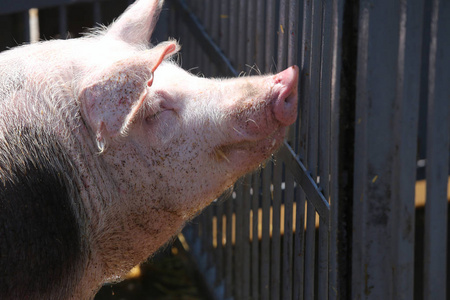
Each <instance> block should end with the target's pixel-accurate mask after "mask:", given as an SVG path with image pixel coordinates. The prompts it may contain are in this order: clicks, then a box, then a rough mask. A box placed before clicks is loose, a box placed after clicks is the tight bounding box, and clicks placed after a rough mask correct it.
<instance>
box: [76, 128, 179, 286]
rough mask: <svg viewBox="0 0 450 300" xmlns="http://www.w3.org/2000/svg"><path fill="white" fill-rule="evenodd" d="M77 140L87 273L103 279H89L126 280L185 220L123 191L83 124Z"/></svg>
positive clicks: (111, 168)
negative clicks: (89, 257) (89, 258)
mask: <svg viewBox="0 0 450 300" xmlns="http://www.w3.org/2000/svg"><path fill="white" fill-rule="evenodd" d="M81 122H82V121H81ZM76 137H77V139H78V147H72V148H73V149H76V148H79V151H77V152H78V153H74V155H75V156H77V159H76V161H77V162H79V163H78V169H79V171H80V174H83V175H82V178H80V182H79V183H78V185H79V186H80V187H81V189H80V190H81V191H80V192H81V193H82V199H83V200H84V206H85V207H86V208H87V211H88V212H87V213H88V219H89V220H91V223H90V224H89V226H90V230H89V231H90V239H91V247H92V249H91V252H92V254H93V255H92V257H93V258H92V260H93V261H92V262H91V264H92V267H93V269H95V270H94V272H93V270H88V271H87V272H86V273H87V274H98V275H96V277H98V276H99V277H101V278H100V279H98V278H95V279H93V280H96V281H98V280H101V281H102V282H104V281H107V280H111V278H113V277H115V278H117V277H121V276H124V275H125V274H126V273H127V272H128V271H129V270H130V269H131V268H133V267H134V266H135V265H137V264H139V263H140V262H142V261H143V260H145V259H147V258H148V257H149V256H150V255H151V254H152V253H154V252H155V251H157V250H158V249H159V248H160V247H161V246H163V245H164V244H165V243H166V242H167V240H168V239H170V237H171V236H174V235H175V234H177V232H178V231H179V229H181V227H182V225H183V223H184V220H183V218H182V217H181V216H179V215H177V214H175V213H173V212H170V211H165V210H162V209H160V208H156V207H152V206H151V205H150V203H149V201H148V199H144V198H143V197H142V193H140V192H139V191H135V190H129V189H128V190H127V189H124V188H123V181H122V182H120V181H121V180H120V178H119V177H116V176H114V174H116V173H117V170H114V168H113V167H112V166H111V164H109V163H107V162H106V161H105V159H104V156H103V154H102V155H99V154H98V152H96V146H95V145H94V143H93V139H92V137H91V133H90V132H89V131H88V129H87V127H86V126H85V124H79V126H78V133H77V134H76ZM107 151H108V150H107ZM136 177H139V176H136ZM100 270H101V271H100ZM99 271H100V272H99ZM91 272H93V273H91ZM89 277H92V275H89ZM89 280H92V279H89Z"/></svg>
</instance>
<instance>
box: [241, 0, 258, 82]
mask: <svg viewBox="0 0 450 300" xmlns="http://www.w3.org/2000/svg"><path fill="white" fill-rule="evenodd" d="M259 2H262V1H259ZM255 10H256V0H248V6H247V23H246V26H247V32H246V33H247V44H246V49H247V55H246V57H245V63H247V64H254V63H255V61H256V53H255V46H256V39H255V37H256V14H255ZM251 71H252V67H250V68H247V72H248V73H249V74H250V73H251Z"/></svg>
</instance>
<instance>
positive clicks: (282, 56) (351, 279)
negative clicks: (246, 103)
mask: <svg viewBox="0 0 450 300" xmlns="http://www.w3.org/2000/svg"><path fill="white" fill-rule="evenodd" d="M131 2H133V1H126V0H109V1H89V0H86V1H74V0H41V1H32V0H14V1H13V0H4V1H2V3H1V5H0V25H1V28H2V29H1V31H0V47H1V49H4V48H5V47H7V46H8V47H11V46H14V45H15V44H17V43H22V42H27V41H30V40H33V39H38V38H39V37H40V38H50V37H61V38H65V37H67V32H70V36H74V35H75V34H76V33H77V32H79V31H81V30H82V28H84V27H91V26H94V25H95V24H96V23H109V22H111V21H112V19H113V18H114V17H117V16H118V15H119V14H120V13H121V12H122V11H123V10H124V9H125V7H126V6H127V5H128V4H129V3H131ZM30 7H38V8H41V9H40V10H39V17H37V15H36V14H35V12H32V13H30V12H29V11H28V9H29V8H30ZM42 8H44V9H42ZM77 10H78V12H77ZM80 12H81V13H80ZM449 16H450V2H449V1H447V0H431V1H424V0H400V1H391V0H379V1H368V0H360V1H356V0H347V1H344V0H304V1H302V0H280V1H276V0H246V1H244V0H241V1H237V0H221V1H219V0H209V1H208V0H167V1H166V6H165V9H164V10H163V13H162V15H161V18H160V23H159V25H158V28H157V30H156V35H155V36H154V37H153V39H154V42H157V41H162V40H164V39H166V38H167V36H171V37H175V38H177V39H178V40H179V41H180V43H181V44H182V57H181V60H180V63H181V64H182V66H183V67H184V68H186V69H190V70H191V72H193V73H200V72H201V73H203V74H205V75H206V76H238V75H239V74H241V72H245V73H246V74H258V73H259V72H261V73H266V72H277V71H280V70H282V69H284V68H286V67H288V66H290V65H292V64H297V65H298V66H299V67H300V70H301V76H300V82H299V95H300V96H299V97H300V99H299V101H300V102H299V104H300V105H299V119H298V121H297V123H296V124H295V126H292V128H291V129H290V133H289V135H288V139H287V141H286V142H285V144H284V145H283V146H282V148H281V149H280V151H279V152H278V153H277V154H276V155H275V156H274V157H273V159H271V160H269V161H268V162H267V163H266V165H265V168H263V169H261V170H257V171H255V172H254V173H253V174H250V175H248V176H246V177H245V178H243V179H242V180H240V181H239V182H238V184H237V185H236V187H235V189H234V191H233V192H232V193H228V194H226V195H224V196H223V197H222V198H223V199H218V200H217V201H215V202H214V203H213V204H212V205H211V206H210V207H209V208H208V209H206V210H205V211H204V212H203V213H202V214H201V215H200V216H198V217H197V218H196V219H195V220H193V221H192V222H191V224H190V225H189V226H188V227H187V228H186V229H185V230H184V231H183V235H181V236H180V238H181V239H183V238H184V239H185V243H184V244H185V245H186V247H187V248H189V250H190V252H191V253H192V256H193V257H194V258H195V260H196V261H197V264H198V266H199V269H200V270H201V271H202V273H203V275H204V277H205V280H206V281H207V282H208V285H209V287H210V288H211V291H212V294H213V295H214V297H216V298H217V299H416V300H419V299H450V295H448V294H447V286H450V277H449V276H448V270H450V263H449V259H448V249H447V243H448V235H449V234H450V230H448V226H449V222H448V218H447V215H448V200H449V199H450V195H449V190H450V188H449V182H450V181H449V156H450V155H449V152H450V150H449V132H450V121H449V120H450V85H449V83H450V38H449V37H450V18H449ZM30 22H31V23H33V22H37V24H39V26H40V27H41V32H40V36H39V35H37V36H36V37H33V36H34V35H33V31H32V30H31V31H30V30H29V28H30ZM31 28H35V26H34V27H33V26H31Z"/></svg>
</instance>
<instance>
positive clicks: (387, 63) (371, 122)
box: [352, 0, 400, 299]
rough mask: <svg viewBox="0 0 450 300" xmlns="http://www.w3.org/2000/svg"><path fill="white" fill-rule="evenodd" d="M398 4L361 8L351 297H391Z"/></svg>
mask: <svg viewBox="0 0 450 300" xmlns="http://www.w3.org/2000/svg"><path fill="white" fill-rule="evenodd" d="M399 25H400V5H399V3H398V2H397V1H389V0H383V1H379V2H378V3H377V5H375V6H374V5H372V2H371V1H362V2H361V7H360V26H359V30H360V31H359V46H358V70H357V80H356V82H357V96H356V116H355V118H356V125H355V141H358V143H355V158H357V159H355V165H354V194H353V198H354V199H355V200H354V201H353V247H352V296H353V297H354V298H360V299H393V298H392V293H393V286H392V285H393V269H392V254H393V244H394V243H395V240H394V236H393V234H392V224H393V215H392V209H393V207H392V205H393V203H392V186H391V184H392V174H393V173H392V168H393V166H394V165H393V156H394V152H395V151H396V150H395V145H394V135H393V130H394V128H393V124H394V112H393V109H392V108H393V107H394V105H395V100H396V91H397V75H398V43H399V31H400V30H399Z"/></svg>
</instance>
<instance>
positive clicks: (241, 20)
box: [235, 1, 248, 72]
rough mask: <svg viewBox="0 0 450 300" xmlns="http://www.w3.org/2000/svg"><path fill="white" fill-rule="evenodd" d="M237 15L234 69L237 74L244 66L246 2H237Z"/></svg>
mask: <svg viewBox="0 0 450 300" xmlns="http://www.w3.org/2000/svg"><path fill="white" fill-rule="evenodd" d="M237 13H238V21H237V22H238V32H239V34H238V35H237V40H238V41H237V42H238V43H237V47H238V49H237V60H236V64H235V65H236V69H237V70H238V72H242V71H243V70H244V64H245V55H246V49H247V47H246V44H247V41H246V39H247V35H246V33H247V30H246V26H248V24H247V22H246V21H247V2H246V1H239V9H238V11H237Z"/></svg>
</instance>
